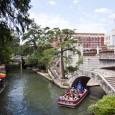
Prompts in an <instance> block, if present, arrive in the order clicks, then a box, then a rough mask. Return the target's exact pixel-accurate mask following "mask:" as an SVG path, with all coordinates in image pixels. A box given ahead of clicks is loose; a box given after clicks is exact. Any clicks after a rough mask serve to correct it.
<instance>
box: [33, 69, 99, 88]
mask: <svg viewBox="0 0 115 115" xmlns="http://www.w3.org/2000/svg"><path fill="white" fill-rule="evenodd" d="M32 70H33V71H34V72H36V73H37V74H39V75H41V76H42V77H44V78H46V79H47V80H49V81H51V82H53V83H54V84H55V85H57V86H58V87H60V88H65V89H67V88H69V87H70V85H69V84H68V82H67V79H59V78H57V79H52V78H51V77H50V75H49V74H48V73H47V72H39V71H37V70H35V69H32ZM87 86H98V83H97V82H96V81H94V80H93V79H90V80H89V82H88V83H87Z"/></svg>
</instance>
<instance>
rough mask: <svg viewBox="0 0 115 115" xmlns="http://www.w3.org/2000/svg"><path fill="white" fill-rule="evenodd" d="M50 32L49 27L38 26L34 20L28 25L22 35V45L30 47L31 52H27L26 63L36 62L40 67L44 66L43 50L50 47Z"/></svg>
mask: <svg viewBox="0 0 115 115" xmlns="http://www.w3.org/2000/svg"><path fill="white" fill-rule="evenodd" d="M50 33H51V32H50V28H49V27H45V28H41V26H38V25H37V24H36V23H34V22H33V23H32V24H31V25H30V29H29V30H28V31H27V33H25V34H24V36H23V37H22V39H23V40H24V41H25V43H24V45H26V46H28V48H31V49H32V50H31V52H28V54H29V56H28V58H27V63H28V64H36V65H38V66H40V67H41V68H46V63H45V62H46V60H45V57H44V53H43V52H44V50H46V49H48V48H51V44H50V43H49V39H50V35H51V34H50Z"/></svg>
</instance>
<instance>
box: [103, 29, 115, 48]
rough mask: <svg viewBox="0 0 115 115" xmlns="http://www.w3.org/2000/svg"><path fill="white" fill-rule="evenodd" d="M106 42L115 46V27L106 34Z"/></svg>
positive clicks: (107, 44)
mask: <svg viewBox="0 0 115 115" xmlns="http://www.w3.org/2000/svg"><path fill="white" fill-rule="evenodd" d="M104 44H105V45H106V46H115V29H113V30H112V31H111V32H110V33H108V34H107V35H105V39H104Z"/></svg>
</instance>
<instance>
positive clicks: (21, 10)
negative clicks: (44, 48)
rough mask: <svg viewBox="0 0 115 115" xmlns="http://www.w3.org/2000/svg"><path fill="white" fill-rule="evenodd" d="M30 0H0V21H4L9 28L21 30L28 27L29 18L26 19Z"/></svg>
mask: <svg viewBox="0 0 115 115" xmlns="http://www.w3.org/2000/svg"><path fill="white" fill-rule="evenodd" d="M29 3H30V0H1V1H0V19H1V21H0V23H1V22H4V23H6V25H7V26H8V28H9V29H11V30H14V29H15V30H17V31H18V32H19V30H20V29H19V28H20V27H21V28H22V31H23V32H24V30H25V29H26V28H28V25H29V24H30V22H31V20H30V19H28V16H29V14H28V10H29V9H30V8H31V6H30V5H29Z"/></svg>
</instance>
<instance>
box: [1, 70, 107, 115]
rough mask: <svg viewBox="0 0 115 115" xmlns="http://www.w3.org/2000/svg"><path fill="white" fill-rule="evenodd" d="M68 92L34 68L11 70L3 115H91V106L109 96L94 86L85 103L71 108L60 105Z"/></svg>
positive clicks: (2, 100) (2, 103) (5, 90)
mask: <svg viewBox="0 0 115 115" xmlns="http://www.w3.org/2000/svg"><path fill="white" fill-rule="evenodd" d="M65 91H66V90H65V89H60V88H59V87H57V86H56V85H54V84H53V83H51V82H49V81H48V80H46V79H45V78H42V77H41V76H39V75H38V74H36V73H33V72H32V71H29V70H23V71H20V70H14V71H11V72H9V73H8V75H7V83H6V87H5V89H4V91H3V92H2V93H1V94H0V115H89V113H88V112H87V108H88V106H89V105H90V104H93V103H96V101H98V100H99V99H101V98H102V97H103V95H105V92H104V91H103V90H102V88H101V87H99V86H96V87H91V88H90V94H89V95H88V96H87V97H86V98H85V99H84V100H83V102H82V103H80V104H79V105H78V106H77V107H76V108H74V109H71V108H65V107H59V106H58V104H57V99H58V97H59V96H60V95H62V94H63V92H65Z"/></svg>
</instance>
